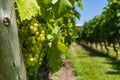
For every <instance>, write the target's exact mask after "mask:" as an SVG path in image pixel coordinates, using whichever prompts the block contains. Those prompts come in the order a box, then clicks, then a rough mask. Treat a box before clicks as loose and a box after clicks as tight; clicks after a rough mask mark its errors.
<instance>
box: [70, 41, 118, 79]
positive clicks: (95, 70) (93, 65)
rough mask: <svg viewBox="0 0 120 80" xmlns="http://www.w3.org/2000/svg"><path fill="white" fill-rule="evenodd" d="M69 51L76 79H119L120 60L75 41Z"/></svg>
mask: <svg viewBox="0 0 120 80" xmlns="http://www.w3.org/2000/svg"><path fill="white" fill-rule="evenodd" d="M70 52H71V54H72V56H71V60H72V64H71V65H72V67H73V69H74V73H75V75H76V76H77V80H120V61H116V60H114V59H112V58H109V57H108V56H106V55H103V54H102V53H101V52H97V51H95V50H92V49H90V48H88V47H86V46H83V45H77V44H76V43H74V44H72V45H71V47H70Z"/></svg>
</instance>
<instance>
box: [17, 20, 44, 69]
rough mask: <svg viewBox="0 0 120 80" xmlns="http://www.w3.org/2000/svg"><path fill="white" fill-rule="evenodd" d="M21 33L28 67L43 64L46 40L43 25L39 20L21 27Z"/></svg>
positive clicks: (23, 51)
mask: <svg viewBox="0 0 120 80" xmlns="http://www.w3.org/2000/svg"><path fill="white" fill-rule="evenodd" d="M19 33H20V41H21V44H22V53H23V55H24V59H25V65H26V67H27V68H30V67H35V66H36V65H41V62H42V58H43V56H44V53H43V51H42V47H43V43H44V41H45V40H46V38H45V30H44V29H43V27H42V25H41V24H39V23H37V22H34V23H31V24H30V25H28V26H25V27H21V28H19Z"/></svg>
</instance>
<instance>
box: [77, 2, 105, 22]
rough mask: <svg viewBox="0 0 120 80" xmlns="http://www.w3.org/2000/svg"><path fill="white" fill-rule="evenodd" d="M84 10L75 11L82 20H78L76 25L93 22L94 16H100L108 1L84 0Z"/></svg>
mask: <svg viewBox="0 0 120 80" xmlns="http://www.w3.org/2000/svg"><path fill="white" fill-rule="evenodd" d="M82 4H83V7H84V9H83V10H80V9H79V8H78V7H75V9H76V10H77V11H78V12H79V13H80V14H81V17H80V20H78V19H76V24H84V22H86V21H89V20H91V19H92V18H93V17H94V16H97V15H100V14H101V13H102V12H103V10H104V7H105V6H106V4H107V0H82Z"/></svg>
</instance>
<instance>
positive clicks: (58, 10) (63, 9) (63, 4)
mask: <svg viewBox="0 0 120 80" xmlns="http://www.w3.org/2000/svg"><path fill="white" fill-rule="evenodd" d="M72 7H73V5H72V4H71V3H70V1H69V0H59V1H57V2H56V3H55V4H54V6H53V13H54V15H55V17H56V18H59V17H61V16H63V15H64V14H66V13H67V11H68V10H69V9H71V8H72Z"/></svg>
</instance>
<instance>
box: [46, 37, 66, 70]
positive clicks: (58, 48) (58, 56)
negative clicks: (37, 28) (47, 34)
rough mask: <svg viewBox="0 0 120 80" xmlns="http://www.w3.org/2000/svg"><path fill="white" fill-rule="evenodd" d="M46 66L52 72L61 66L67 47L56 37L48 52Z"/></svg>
mask: <svg viewBox="0 0 120 80" xmlns="http://www.w3.org/2000/svg"><path fill="white" fill-rule="evenodd" d="M48 51H49V52H48V56H47V58H48V64H49V66H50V67H51V68H52V69H53V70H58V69H60V68H61V66H62V64H63V59H64V58H65V53H66V52H67V47H66V46H65V45H64V44H63V43H62V42H61V41H60V39H59V37H56V38H55V39H54V40H53V42H52V45H51V47H50V48H49V50H48Z"/></svg>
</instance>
